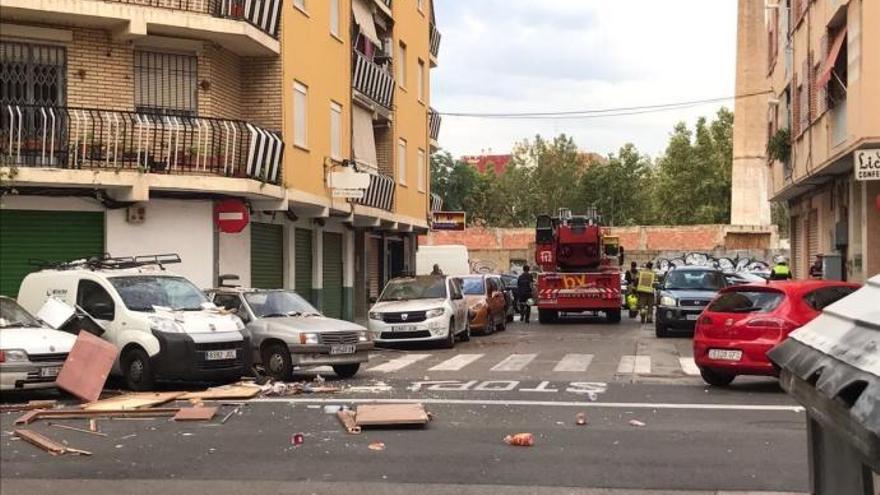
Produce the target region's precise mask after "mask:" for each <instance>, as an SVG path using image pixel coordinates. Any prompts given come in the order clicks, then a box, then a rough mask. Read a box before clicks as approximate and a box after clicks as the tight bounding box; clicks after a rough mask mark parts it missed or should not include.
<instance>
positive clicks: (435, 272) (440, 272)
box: [431, 263, 443, 276]
mask: <svg viewBox="0 0 880 495" xmlns="http://www.w3.org/2000/svg"><path fill="white" fill-rule="evenodd" d="M431 275H441V276H442V275H443V270H441V269H440V265H438V264H437V263H434V268H433V269H432V270H431Z"/></svg>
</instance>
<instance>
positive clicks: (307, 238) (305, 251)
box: [293, 229, 314, 303]
mask: <svg viewBox="0 0 880 495" xmlns="http://www.w3.org/2000/svg"><path fill="white" fill-rule="evenodd" d="M294 244H295V246H294V249H295V254H294V263H295V265H294V279H295V280H294V287H293V288H294V290H296V292H297V294H299V295H300V296H302V297H303V298H304V299H306V300H307V301H312V231H311V230H306V229H296V233H295V234H294ZM312 302H313V303H314V301H312Z"/></svg>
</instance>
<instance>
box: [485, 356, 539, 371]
mask: <svg viewBox="0 0 880 495" xmlns="http://www.w3.org/2000/svg"><path fill="white" fill-rule="evenodd" d="M536 357H538V355H537V354H511V355H510V356H507V357H506V358H504V360H503V361H501V362H500V363H498V364H496V365H495V366H492V371H520V370H522V369H523V368H525V367H526V366H528V365H529V363H531V362H532V361H533V360H534V359H535V358H536Z"/></svg>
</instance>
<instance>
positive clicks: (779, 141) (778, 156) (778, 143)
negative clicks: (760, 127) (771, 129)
mask: <svg viewBox="0 0 880 495" xmlns="http://www.w3.org/2000/svg"><path fill="white" fill-rule="evenodd" d="M767 155H769V157H770V159H772V160H778V161H780V162H782V163H788V162H789V160H790V159H791V131H790V130H788V129H779V130H778V131H776V134H774V135H772V136H770V139H769V140H768V141H767Z"/></svg>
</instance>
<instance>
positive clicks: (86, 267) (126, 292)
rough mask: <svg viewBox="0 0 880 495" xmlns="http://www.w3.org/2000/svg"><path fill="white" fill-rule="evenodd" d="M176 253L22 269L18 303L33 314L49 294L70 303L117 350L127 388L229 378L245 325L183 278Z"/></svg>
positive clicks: (242, 358) (243, 345) (242, 354)
mask: <svg viewBox="0 0 880 495" xmlns="http://www.w3.org/2000/svg"><path fill="white" fill-rule="evenodd" d="M174 262H177V263H179V262H180V258H179V257H178V256H176V255H173V256H172V257H165V256H144V257H138V258H101V259H93V260H87V261H86V260H82V261H77V262H72V263H68V264H63V265H59V266H55V267H53V268H50V269H44V270H40V271H37V272H34V273H31V274H29V275H27V276H26V277H25V278H24V280H23V281H22V283H21V288H20V289H19V291H18V302H19V303H20V304H21V305H22V306H23V307H24V308H25V309H27V310H28V311H31V312H32V313H35V312H37V311H38V310H39V309H40V308H41V307H42V306H43V304H44V303H45V302H46V300H47V298H48V297H49V295H52V296H54V297H56V298H58V299H60V300H61V301H63V302H64V303H66V304H67V305H69V306H74V305H77V306H79V308H81V309H82V310H83V311H85V312H86V313H87V314H88V315H89V316H90V317H91V318H92V319H93V320H95V321H96V322H97V323H98V324H99V325H100V326H101V327H102V329H103V334H102V335H101V337H102V338H104V339H105V340H107V341H109V342H111V343H113V344H115V345H116V347H117V348H119V350H120V354H119V357H118V358H117V360H116V363H114V366H113V369H112V372H113V373H114V374H118V375H122V376H123V377H124V379H125V384H126V386H128V388H130V389H132V390H150V389H152V388H153V387H154V384H155V382H156V381H165V380H190V381H205V382H214V381H217V382H223V381H232V380H236V379H238V378H240V377H241V375H242V373H244V372H245V370H246V358H247V354H248V353H247V352H246V350H247V349H249V348H250V345H249V343H247V342H246V341H245V339H244V337H243V336H242V333H241V330H244V325H243V324H242V322H241V320H240V319H239V318H238V317H236V316H235V315H232V314H228V313H226V312H223V311H221V310H220V309H219V308H217V306H215V305H214V304H213V303H211V302H210V301H208V299H207V298H206V297H205V295H204V294H203V293H202V291H200V290H199V289H198V288H197V287H196V286H195V285H193V283H192V282H190V281H189V280H187V279H186V278H184V277H182V276H180V275H175V274H174V273H172V272H170V271H167V270H165V268H164V265H166V264H168V263H174Z"/></svg>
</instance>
